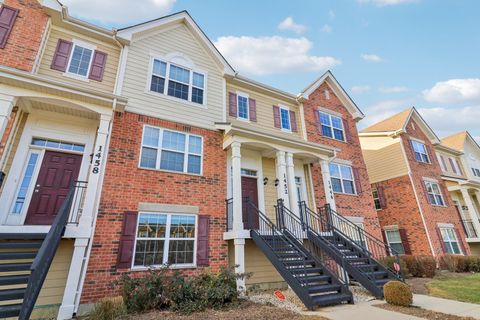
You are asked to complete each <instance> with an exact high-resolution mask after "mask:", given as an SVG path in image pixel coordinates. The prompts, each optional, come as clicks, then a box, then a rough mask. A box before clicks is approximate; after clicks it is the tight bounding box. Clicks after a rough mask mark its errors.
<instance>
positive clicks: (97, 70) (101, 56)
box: [88, 50, 107, 81]
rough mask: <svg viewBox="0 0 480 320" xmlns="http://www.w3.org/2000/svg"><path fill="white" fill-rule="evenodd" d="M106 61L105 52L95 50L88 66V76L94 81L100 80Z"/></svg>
mask: <svg viewBox="0 0 480 320" xmlns="http://www.w3.org/2000/svg"><path fill="white" fill-rule="evenodd" d="M106 63H107V54H106V53H105V52H101V51H98V50H95V52H94V53H93V59H92V66H91V67H90V75H89V76H88V78H89V79H92V80H95V81H102V79H103V72H104V71H105V64H106Z"/></svg>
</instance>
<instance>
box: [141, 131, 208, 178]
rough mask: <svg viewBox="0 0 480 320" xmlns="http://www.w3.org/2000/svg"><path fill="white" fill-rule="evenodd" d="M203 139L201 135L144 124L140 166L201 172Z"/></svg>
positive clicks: (193, 172) (194, 172)
mask: <svg viewBox="0 0 480 320" xmlns="http://www.w3.org/2000/svg"><path fill="white" fill-rule="evenodd" d="M202 156H203V139H202V137H201V136H196V135H192V134H186V133H182V132H177V131H172V130H167V129H163V128H157V127H151V126H145V128H144V130H143V138H142V150H141V155H140V167H142V168H151V169H159V170H167V171H175V172H184V173H192V174H201V172H202Z"/></svg>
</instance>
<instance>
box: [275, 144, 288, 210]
mask: <svg viewBox="0 0 480 320" xmlns="http://www.w3.org/2000/svg"><path fill="white" fill-rule="evenodd" d="M276 165H277V179H278V185H277V199H283V203H284V205H285V206H286V207H287V208H290V199H289V196H288V180H287V164H286V163H285V151H277V161H276Z"/></svg>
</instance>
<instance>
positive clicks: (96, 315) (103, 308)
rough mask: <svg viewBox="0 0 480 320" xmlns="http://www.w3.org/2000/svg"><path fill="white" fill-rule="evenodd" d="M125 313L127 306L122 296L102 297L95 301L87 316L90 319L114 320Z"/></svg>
mask: <svg viewBox="0 0 480 320" xmlns="http://www.w3.org/2000/svg"><path fill="white" fill-rule="evenodd" d="M126 314H127V308H126V307H125V304H124V303H123V299H122V297H116V298H104V299H102V300H100V301H99V302H97V303H95V306H94V307H93V310H92V312H91V313H90V314H89V317H88V318H89V319H91V320H115V319H121V318H122V317H124V316H125V315H126Z"/></svg>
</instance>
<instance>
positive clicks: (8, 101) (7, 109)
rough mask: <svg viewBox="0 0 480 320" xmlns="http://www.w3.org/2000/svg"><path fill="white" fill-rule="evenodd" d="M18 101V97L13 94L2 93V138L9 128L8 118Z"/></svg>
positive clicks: (0, 119)
mask: <svg viewBox="0 0 480 320" xmlns="http://www.w3.org/2000/svg"><path fill="white" fill-rule="evenodd" d="M16 101H17V98H15V97H13V96H7V95H3V94H0V140H1V139H2V137H3V134H4V132H5V129H6V128H7V124H8V120H9V119H10V114H11V113H12V110H13V106H14V105H15V102H16Z"/></svg>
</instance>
